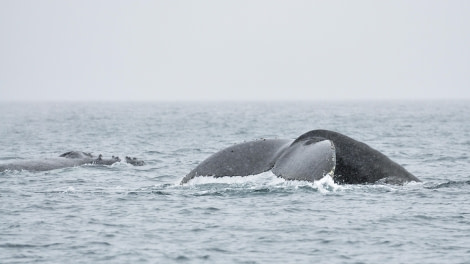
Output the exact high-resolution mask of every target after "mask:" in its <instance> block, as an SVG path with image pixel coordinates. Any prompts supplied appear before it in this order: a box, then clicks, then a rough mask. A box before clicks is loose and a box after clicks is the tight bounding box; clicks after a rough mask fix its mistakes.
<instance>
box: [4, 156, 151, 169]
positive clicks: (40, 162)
mask: <svg viewBox="0 0 470 264" xmlns="http://www.w3.org/2000/svg"><path fill="white" fill-rule="evenodd" d="M134 160H135V159H134ZM119 161H121V159H119V157H114V156H112V157H111V158H110V159H104V158H103V157H102V155H101V154H100V155H99V156H98V157H95V156H93V155H91V154H90V153H85V152H81V151H69V152H66V153H64V154H62V155H60V156H59V157H57V158H48V159H37V160H19V161H15V162H12V163H6V164H0V171H7V170H11V171H13V170H16V171H20V170H27V171H48V170H55V169H61V168H67V167H75V166H80V165H84V164H99V165H112V164H114V163H116V162H119ZM133 165H134V164H133ZM142 165H143V162H142Z"/></svg>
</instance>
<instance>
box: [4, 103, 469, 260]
mask: <svg viewBox="0 0 470 264" xmlns="http://www.w3.org/2000/svg"><path fill="white" fill-rule="evenodd" d="M320 128H321V129H329V130H334V131H337V132H340V133H343V134H346V135H348V136H350V137H352V138H354V139H357V140H360V141H362V142H364V143H366V144H368V145H369V146H371V147H373V148H375V149H377V150H379V151H381V152H382V153H384V154H386V155H387V156H389V157H390V158H391V159H393V160H394V161H396V162H398V163H399V164H401V165H403V166H404V167H405V168H406V169H407V170H408V171H410V172H411V173H413V174H414V175H415V176H417V177H418V178H419V179H421V180H422V182H421V183H409V184H405V185H404V186H395V185H337V184H335V183H334V182H333V181H332V179H331V178H330V177H325V178H323V179H322V180H320V181H318V182H315V183H309V182H301V181H285V180H283V179H280V178H277V177H276V176H274V175H273V174H272V173H271V172H265V173H261V174H258V175H253V176H248V177H227V178H219V179H211V178H208V177H205V178H196V179H194V180H193V181H190V182H189V183H188V184H185V185H180V184H179V182H180V180H181V179H182V178H183V177H184V176H185V175H186V174H187V173H188V172H189V171H190V170H191V169H192V168H194V167H195V166H196V165H197V164H198V163H199V162H201V161H202V160H204V159H205V158H207V157H208V156H209V155H211V154H213V153H214V152H216V151H218V150H220V149H222V148H225V147H227V146H230V145H232V144H236V143H241V142H244V141H248V140H254V139H259V138H286V139H295V138H296V137H298V136H300V135H301V134H303V133H305V132H307V131H310V130H313V129H320ZM71 150H78V151H85V152H92V153H93V154H95V155H98V154H103V156H105V157H110V156H111V155H118V156H120V157H121V158H123V157H124V156H126V155H130V156H135V157H138V158H140V159H143V160H144V161H145V162H146V164H145V165H144V166H142V167H134V166H131V165H129V164H126V163H125V162H119V163H116V164H114V165H111V166H98V165H83V166H78V167H72V168H64V169H57V170H52V171H46V172H29V171H6V172H0V263H470V159H469V150H470V102H469V101H421V102H414V101H396V102H386V101H383V102H367V101H364V102H239V103H237V102H200V103H196V102H194V103H190V102H186V103H184V102H160V103H158V102H153V103H151V102H148V103H144V102H142V103H100V102H90V103H79V102H77V103H54V102H49V103H32V102H29V103H14V102H11V103H8V102H4V103H0V163H8V162H12V161H15V160H21V159H37V158H51V157H57V156H59V155H60V154H62V153H64V152H67V151H71Z"/></svg>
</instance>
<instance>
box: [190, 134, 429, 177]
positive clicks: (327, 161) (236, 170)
mask: <svg viewBox="0 0 470 264" xmlns="http://www.w3.org/2000/svg"><path fill="white" fill-rule="evenodd" d="M269 170H271V171H272V172H273V173H274V174H275V175H276V176H278V177H281V178H284V179H286V180H302V181H310V182H313V181H315V180H319V179H321V178H323V177H324V176H325V175H327V174H329V175H331V176H332V177H333V180H334V181H335V182H336V183H338V184H368V183H377V182H380V183H388V184H404V183H406V182H410V181H415V182H419V181H420V180H419V179H418V178H416V177H415V176H414V175H413V174H411V173H410V172H408V171H407V170H406V169H405V168H403V167H402V166H400V165H399V164H397V163H396V162H394V161H392V160H391V159H389V158H388V157H387V156H385V155H384V154H382V153H380V152H379V151H377V150H375V149H373V148H371V147H369V146H368V145H366V144H365V143H362V142H359V141H357V140H354V139H352V138H350V137H348V136H345V135H343V134H340V133H338V132H334V131H329V130H312V131H309V132H307V133H305V134H303V135H301V136H300V137H298V138H297V139H295V140H284V139H261V140H255V141H250V142H245V143H241V144H236V145H234V146H231V147H228V148H226V149H223V150H221V151H219V152H217V153H215V154H213V155H212V156H210V157H209V158H207V159H206V160H204V161H203V162H201V163H200V164H199V165H198V166H197V167H196V168H194V169H193V170H192V171H191V172H189V174H188V175H186V176H185V177H184V178H183V180H182V181H181V184H184V183H187V182H188V181H190V180H191V179H193V178H195V177H198V176H212V177H216V178H217V177H224V176H248V175H255V174H259V173H262V172H265V171H269Z"/></svg>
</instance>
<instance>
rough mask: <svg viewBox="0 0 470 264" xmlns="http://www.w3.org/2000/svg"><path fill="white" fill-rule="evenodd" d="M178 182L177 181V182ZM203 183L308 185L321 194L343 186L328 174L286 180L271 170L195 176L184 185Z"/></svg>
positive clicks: (275, 185)
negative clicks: (307, 178) (310, 179)
mask: <svg viewBox="0 0 470 264" xmlns="http://www.w3.org/2000/svg"><path fill="white" fill-rule="evenodd" d="M178 184H179V183H178ZM205 184H230V185H238V186H246V187H248V188H259V187H261V186H263V187H272V188H286V187H288V188H294V189H298V188H301V187H305V186H309V187H311V188H312V189H316V190H318V191H319V192H320V193H322V194H327V193H330V192H337V191H340V190H343V188H344V187H342V186H341V185H338V184H336V183H335V182H334V180H333V178H332V177H331V175H330V174H327V175H325V177H323V178H321V179H320V180H318V181H315V182H309V181H290V180H289V181H288V180H285V179H283V178H281V177H277V176H276V175H274V174H273V173H272V172H271V171H267V172H262V173H260V174H256V175H250V176H231V177H218V178H215V177H203V176H202V177H195V178H193V179H191V180H190V181H188V182H187V183H185V184H184V185H185V186H190V187H194V186H198V185H205Z"/></svg>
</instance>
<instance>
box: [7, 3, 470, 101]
mask: <svg viewBox="0 0 470 264" xmlns="http://www.w3.org/2000/svg"><path fill="white" fill-rule="evenodd" d="M0 40H1V41H0V100H4V101H5V100H112V101H114V100H335V99H339V100H345V99H365V100H369V99H437V98H445V99H453V98H456V99H459V98H466V99H469V98H470V48H469V47H470V1H441V0H439V1H428V0H426V1H396V0H393V1H375V0H373V1H329V0H328V1H272V0H265V1H255V0H249V1H220V0H214V1H205V0H202V1H173V0H168V1H116V0H109V1H96V0H93V1H88V0H79V1H78V0H77V1H62V0H57V1H50V0H41V1H36V0H31V1H24V0H1V1H0Z"/></svg>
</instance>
